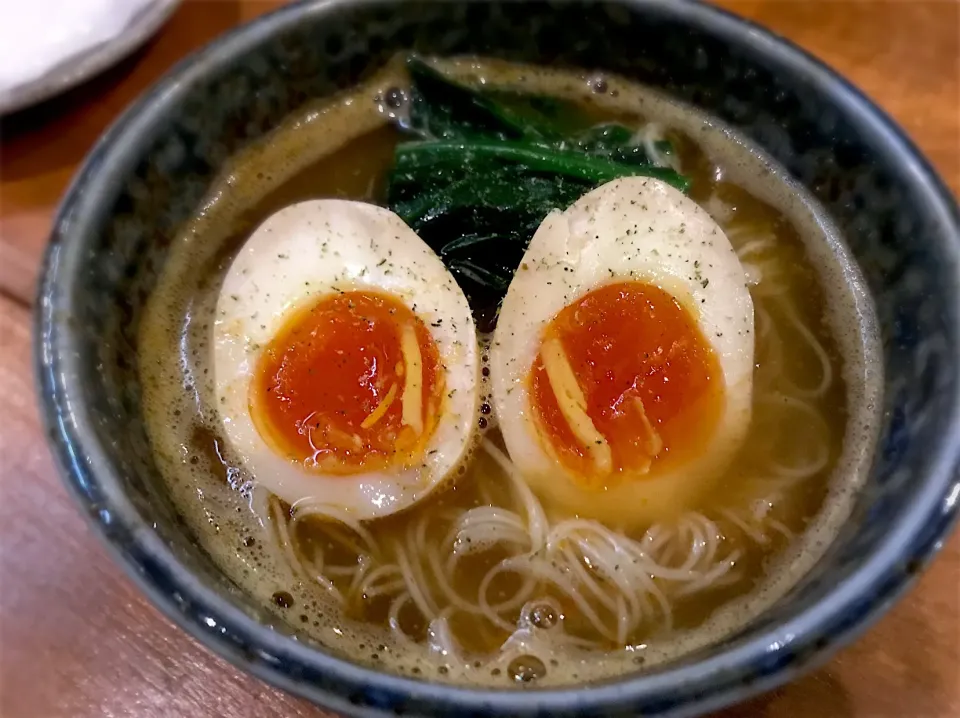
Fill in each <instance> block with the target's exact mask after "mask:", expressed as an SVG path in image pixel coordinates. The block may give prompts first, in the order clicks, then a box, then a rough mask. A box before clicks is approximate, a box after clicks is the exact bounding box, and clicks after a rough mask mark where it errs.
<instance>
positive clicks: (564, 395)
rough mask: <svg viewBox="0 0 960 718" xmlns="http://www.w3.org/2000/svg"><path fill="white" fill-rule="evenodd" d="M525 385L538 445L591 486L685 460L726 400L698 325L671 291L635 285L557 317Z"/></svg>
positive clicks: (600, 293)
mask: <svg viewBox="0 0 960 718" xmlns="http://www.w3.org/2000/svg"><path fill="white" fill-rule="evenodd" d="M529 381H530V385H531V397H532V403H533V407H534V413H535V414H536V418H537V421H538V422H539V427H540V431H541V437H542V439H544V440H545V441H546V442H547V443H548V444H549V447H550V448H552V450H553V451H552V453H553V454H554V455H555V456H556V457H557V458H558V459H559V461H560V462H561V463H562V464H563V465H564V466H565V467H567V468H568V469H569V470H570V471H571V472H572V473H573V474H574V475H575V476H577V477H578V478H579V479H580V480H581V481H582V482H583V483H584V484H585V485H587V486H595V487H602V486H606V485H608V484H609V483H610V481H611V480H615V479H616V478H617V477H618V476H619V477H621V478H625V477H630V478H635V477H642V476H646V475H648V474H649V473H650V472H651V470H652V469H653V468H654V467H657V468H662V465H664V464H669V463H674V462H680V461H682V460H683V459H684V458H688V457H689V456H690V455H692V454H693V453H694V452H696V451H697V450H698V447H699V446H701V445H702V443H703V442H705V441H706V440H708V439H709V436H710V434H711V432H712V431H713V429H714V428H715V426H716V423H717V421H718V419H719V416H720V409H721V407H722V404H723V396H724V383H723V380H722V373H721V370H720V366H719V364H718V362H717V358H716V356H715V354H714V352H713V350H712V348H711V346H710V344H709V343H708V342H707V340H706V339H705V338H704V336H703V334H702V333H701V332H700V329H699V327H698V325H697V323H696V321H695V319H694V317H693V316H692V315H691V314H690V312H689V311H688V310H687V309H685V308H684V307H683V306H682V305H681V304H680V303H679V302H677V300H676V299H675V298H674V297H673V296H671V295H670V294H668V293H667V292H664V291H663V290H661V289H659V288H658V287H655V286H653V285H650V284H645V283H642V282H634V281H631V282H619V283H616V284H610V285H607V286H604V287H602V288H600V289H597V290H594V291H592V292H590V293H589V294H587V295H585V296H584V297H582V298H581V299H579V300H578V301H576V302H575V303H573V304H570V305H568V306H567V307H565V308H564V309H562V310H561V311H560V312H558V313H557V315H556V316H555V317H554V318H553V319H552V320H551V321H550V323H549V324H548V326H547V327H546V330H545V332H544V335H543V338H542V341H541V345H540V351H539V353H538V355H537V358H536V360H535V361H534V363H533V367H532V369H531V372H530V377H529Z"/></svg>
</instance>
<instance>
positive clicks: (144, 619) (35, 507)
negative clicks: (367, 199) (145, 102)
mask: <svg viewBox="0 0 960 718" xmlns="http://www.w3.org/2000/svg"><path fill="white" fill-rule="evenodd" d="M27 1H29V0H27ZM278 4H280V3H279V2H276V1H275V0H274V1H273V2H262V1H260V2H257V1H252V0H217V1H216V2H213V1H212V0H211V1H206V2H204V1H201V0H196V1H190V0H188V2H186V3H185V5H184V6H183V7H182V8H181V9H180V10H179V11H178V12H177V13H176V15H175V16H174V17H173V19H172V20H171V22H170V23H169V25H167V27H166V28H165V29H164V30H163V31H162V32H161V34H160V35H159V36H158V37H157V38H156V39H155V40H154V41H153V42H152V43H151V44H150V45H149V46H148V47H147V48H145V49H144V50H143V51H141V52H139V53H137V54H136V55H135V56H133V57H132V58H130V59H129V60H128V61H126V62H124V63H122V64H121V65H120V66H119V67H117V68H115V69H114V70H112V71H110V72H108V73H107V74H106V75H104V76H103V77H101V78H98V79H97V80H95V81H93V82H92V83H90V84H88V85H86V86H85V87H83V88H80V89H78V90H77V91H75V92H72V93H70V94H69V95H67V96H65V97H62V98H59V99H57V100H54V101H52V102H50V103H47V104H46V105H44V106H42V107H39V108H35V109H34V110H32V111H28V112H26V113H23V114H21V115H20V116H19V117H15V118H12V120H10V121H7V122H5V123H4V124H3V125H2V128H0V132H2V149H0V180H2V184H0V427H2V428H0V717H2V718H21V717H22V718H53V717H55V716H64V717H66V716H69V717H70V718H85V717H86V716H91V717H93V716H144V717H148V718H153V717H155V716H184V717H189V718H204V717H205V716H227V717H232V716H263V717H267V716H320V715H322V714H321V712H320V711H317V710H316V709H314V708H312V707H311V706H308V705H307V704H305V703H303V702H302V701H299V700H297V699H295V698H291V697H289V696H287V695H285V694H283V693H280V692H279V691H277V690H274V689H273V688H271V687H269V686H267V685H265V684H263V683H261V682H260V681H259V680H257V679H255V678H252V677H250V676H247V675H244V674H243V673H240V672H239V671H237V670H236V669H234V668H233V667H231V666H229V665H227V664H226V663H225V662H224V661H222V660H220V659H219V658H217V657H216V656H214V655H212V654H210V653H209V652H208V651H206V650H205V649H203V648H201V647H200V646H199V645H197V644H196V643H194V641H193V640H192V639H190V638H188V637H187V636H186V635H184V634H183V633H181V632H180V631H179V630H178V629H176V628H175V627H174V626H172V625H171V624H170V623H169V622H167V621H166V619H164V618H163V617H161V616H160V615H159V614H158V613H157V611H156V610H154V609H153V608H152V607H151V606H150V605H149V604H148V603H147V602H146V600H145V599H144V598H143V597H142V596H141V595H140V594H139V592H138V591H137V590H136V589H134V588H133V586H132V585H131V584H130V583H129V581H127V579H126V578H125V577H124V576H123V575H122V573H121V572H120V570H119V569H118V568H117V567H115V566H114V565H113V563H112V562H111V561H110V559H109V558H108V557H107V556H106V554H105V553H104V551H103V549H102V548H101V547H100V545H99V543H98V542H97V541H96V540H95V539H94V537H93V536H91V535H90V532H89V531H88V530H87V529H86V527H85V526H84V524H83V523H82V522H81V519H80V517H79V516H78V514H77V512H76V511H75V510H74V507H73V505H72V504H71V503H70V501H69V500H68V498H67V496H66V495H65V493H64V490H63V489H62V488H61V486H60V483H59V481H58V479H57V477H56V475H55V472H54V468H53V465H52V462H51V459H50V456H49V454H48V451H47V448H46V445H45V442H44V437H43V433H42V431H41V428H40V424H39V419H38V416H37V411H36V408H35V406H34V403H35V402H34V398H33V385H32V377H31V367H30V304H31V303H32V300H33V287H34V281H35V278H36V273H37V268H38V262H39V259H40V255H41V252H42V250H43V246H44V243H45V242H46V237H47V233H48V230H49V226H50V220H51V217H52V215H53V212H54V208H55V205H56V203H57V201H58V199H59V197H60V196H61V194H62V193H63V191H64V189H65V187H66V185H67V182H68V181H69V179H70V177H71V175H72V174H73V172H74V170H75V169H76V167H77V165H78V163H79V162H80V161H81V160H82V158H83V156H84V155H85V154H86V152H87V151H88V150H89V148H90V146H91V145H92V143H93V142H94V140H95V139H96V138H97V136H98V135H99V134H100V133H101V132H102V131H103V130H104V129H105V128H106V127H107V125H108V124H109V123H110V122H111V121H112V120H113V119H114V118H115V117H116V116H117V114H118V113H119V112H120V111H121V110H122V109H123V107H125V106H126V105H127V104H128V103H129V102H130V101H131V100H132V99H133V98H134V97H135V96H136V95H138V94H139V93H140V92H141V91H142V90H143V89H144V88H145V87H147V85H148V84H150V83H151V82H153V81H154V80H155V79H156V78H157V77H159V75H160V74H161V73H162V72H164V71H165V70H166V69H167V68H168V67H170V65H172V64H173V63H174V62H175V61H176V60H177V59H179V58H180V57H182V56H183V55H184V54H186V53H187V52H188V51H190V50H192V49H194V48H196V47H198V46H199V45H201V44H203V43H204V42H206V41H208V40H209V39H210V38H212V37H214V36H215V35H217V34H219V33H221V32H223V31H224V30H226V29H228V28H229V27H232V26H234V25H237V24H238V23H241V22H243V21H245V20H248V19H250V18H252V17H254V16H256V15H259V14H260V13H262V12H264V11H265V10H268V9H270V8H271V7H274V6H276V5H278ZM723 4H724V5H726V6H728V7H730V8H731V9H733V10H735V11H737V12H739V13H741V14H743V15H746V16H748V17H751V18H753V19H755V20H758V21H759V22H761V23H763V24H765V25H767V26H769V27H771V28H772V29H774V30H776V31H777V32H779V33H781V34H783V35H786V36H787V37H789V38H791V39H792V40H794V41H795V42H797V43H798V44H800V45H802V46H803V47H805V48H807V49H809V50H810V51H812V52H813V53H814V54H816V55H818V56H819V57H821V58H822V59H824V60H826V61H827V62H828V63H829V64H831V65H833V66H834V67H835V68H837V69H838V70H839V71H840V72H841V73H843V74H844V75H846V76H847V77H849V78H850V79H852V80H853V81H854V82H855V83H856V84H858V85H859V86H860V87H861V88H863V89H864V90H865V91H866V92H867V94H869V95H870V96H871V97H873V98H874V99H875V100H876V101H878V102H879V104H880V105H881V106H882V107H884V108H885V109H886V110H887V111H888V112H889V113H891V114H892V115H893V117H894V118H896V119H897V120H898V121H899V122H900V123H901V124H902V125H903V126H904V127H905V128H906V130H907V132H908V133H909V134H910V135H911V136H912V137H913V138H914V139H915V140H916V141H917V142H918V143H919V145H920V146H921V147H922V148H923V150H924V151H925V152H926V153H927V155H928V156H929V157H930V158H931V159H932V160H933V163H934V164H935V165H936V166H937V168H938V170H939V171H940V172H941V173H942V175H943V177H944V178H945V179H946V181H947V182H948V184H950V186H951V187H952V189H953V190H954V192H958V191H960V6H958V5H957V4H955V2H952V1H951V0H939V1H937V0H928V1H926V2H925V1H923V0H900V1H891V2H883V1H881V0H873V1H869V0H868V1H866V2H856V1H855V0H850V1H843V0H835V1H830V0H793V1H786V0H763V1H753V2H750V1H747V0H725V1H724V2H723ZM723 715H724V716H726V718H734V717H743V718H747V717H762V716H807V715H815V716H823V717H824V718H833V717H835V716H836V717H841V718H843V717H846V716H858V717H862V718H875V717H878V716H891V717H894V716H917V717H922V718H932V717H934V716H938V717H939V716H943V717H944V718H945V717H946V716H960V535H956V536H954V537H953V538H952V539H951V540H950V541H949V542H948V543H947V545H946V546H945V547H944V549H943V552H942V553H941V555H940V556H939V557H938V558H937V559H936V561H935V562H934V564H933V566H932V567H931V568H930V570H929V571H928V572H927V573H926V574H925V575H924V576H923V578H922V579H921V581H920V584H919V586H918V587H917V588H915V589H914V590H913V591H912V592H911V593H910V595H909V596H907V597H906V598H905V599H904V600H903V601H902V602H901V603H900V604H899V605H898V606H897V607H896V608H895V609H894V610H893V611H891V612H890V613H889V614H888V615H887V616H886V617H885V618H884V619H883V620H882V621H881V622H880V623H879V625H877V626H876V627H875V628H873V629H872V630H871V631H870V632H869V633H868V634H867V635H866V636H865V637H864V638H862V639H861V640H860V641H859V642H858V643H857V644H856V645H854V646H852V647H850V648H848V649H846V650H845V651H843V652H842V653H841V654H840V655H839V656H838V657H836V658H835V659H834V660H833V661H832V662H830V663H829V664H828V665H827V666H826V667H825V668H823V669H821V670H819V671H817V672H815V673H813V674H812V675H810V676H809V677H807V678H804V679H803V680H800V681H798V682H797V683H794V684H792V685H790V686H787V687H785V688H782V689H780V690H778V691H775V692H773V693H771V694H769V695H766V696H763V697H761V698H758V699H755V700H754V701H752V702H750V703H748V704H746V705H744V706H740V707H737V708H734V709H731V710H729V711H726V712H725V713H724V714H723Z"/></svg>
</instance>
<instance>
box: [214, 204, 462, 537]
mask: <svg viewBox="0 0 960 718" xmlns="http://www.w3.org/2000/svg"><path fill="white" fill-rule="evenodd" d="M353 290H367V291H377V292H380V293H386V294H389V295H392V296H393V297H394V298H396V299H398V300H399V301H401V302H402V303H404V304H405V305H406V306H407V307H409V308H410V309H411V310H412V311H413V312H414V313H415V314H416V315H417V316H418V317H419V318H420V319H421V320H422V321H423V323H424V325H425V326H426V327H427V329H428V330H429V332H430V336H431V338H432V339H433V341H434V342H435V344H436V347H437V350H438V352H439V357H440V363H441V365H442V366H443V370H444V381H445V392H446V396H445V398H444V400H443V402H442V404H441V408H440V411H439V416H438V421H437V425H436V427H435V429H434V432H433V434H432V436H431V437H430V438H429V440H428V443H427V446H426V449H425V451H424V454H423V457H422V461H421V462H420V463H419V464H417V465H415V466H412V467H409V468H403V467H402V466H397V467H395V468H391V469H388V470H383V471H377V472H368V473H357V474H353V475H346V476H344V475H338V476H331V475H324V474H323V473H322V472H320V471H317V470H312V469H311V470H307V469H306V468H304V467H303V465H302V464H300V463H298V462H295V461H290V460H288V459H286V458H284V457H282V456H279V455H277V454H276V453H275V452H274V451H273V450H272V449H271V448H270V447H269V446H268V445H267V443H265V442H264V440H263V438H261V436H260V434H259V432H258V431H257V429H256V427H255V425H254V422H253V420H252V418H251V416H250V401H249V386H250V381H251V378H252V377H253V372H254V370H255V368H256V366H257V362H258V360H259V358H260V354H261V353H262V351H263V349H264V348H265V347H266V346H267V345H268V343H269V342H270V340H271V339H272V338H273V337H274V336H275V335H276V334H277V332H278V331H279V330H280V328H281V326H282V325H283V323H284V321H285V319H286V318H287V317H288V316H290V314H291V313H292V312H295V311H297V310H298V309H299V308H301V307H302V306H304V305H305V304H311V303H313V302H316V301H317V300H318V299H319V298H320V297H322V296H325V295H328V294H331V293H336V292H342V291H353ZM213 359H214V362H213V364H214V385H215V391H216V400H217V410H218V412H219V416H220V420H221V422H222V426H223V433H224V435H225V438H226V440H227V441H228V442H229V443H230V446H231V448H232V450H233V453H234V454H235V455H237V456H238V457H239V459H240V460H241V461H242V462H243V465H244V466H245V467H246V469H247V470H248V471H249V472H250V474H251V475H252V476H253V481H254V483H255V484H256V485H259V486H262V487H264V488H266V489H268V490H270V491H271V492H273V493H274V494H276V495H277V496H279V497H280V498H282V499H283V500H285V501H287V502H289V503H291V504H298V503H299V504H300V505H310V506H314V505H322V506H325V507H331V508H333V509H336V510H337V511H340V512H345V513H346V514H348V515H349V516H351V517H353V518H355V519H357V520H364V519H371V518H375V517H380V516H385V515H388V514H391V513H394V512H397V511H400V510H401V509H404V508H407V507H409V506H411V505H412V504H413V503H415V502H417V501H419V500H420V499H422V498H423V497H424V496H426V495H427V494H429V493H430V492H432V491H433V490H435V489H436V488H437V487H438V486H440V485H442V484H444V483H445V482H446V480H447V479H449V478H451V477H452V476H453V475H455V473H456V470H457V469H458V467H459V466H460V465H461V464H462V463H463V462H464V461H465V460H466V459H467V456H468V454H469V452H470V449H471V446H472V443H473V441H472V440H473V434H474V430H475V427H476V416H477V406H478V403H479V388H478V387H479V375H478V367H479V360H478V347H477V338H476V327H475V325H474V321H473V316H472V314H471V312H470V308H469V306H468V304H467V299H466V297H465V296H464V294H463V291H462V290H461V289H460V287H459V286H458V285H457V283H456V282H455V281H454V279H453V277H452V276H451V275H450V273H449V272H448V271H447V269H446V267H444V265H443V263H442V262H441V261H440V259H439V257H437V255H436V254H435V253H434V252H433V251H432V250H431V249H430V248H429V247H428V246H427V245H426V244H425V243H424V242H423V240H421V239H420V237H418V236H417V234H416V233H415V232H414V231H413V230H412V229H410V228H409V227H408V226H407V225H406V224H405V223H404V222H403V221H402V220H401V219H400V218H399V217H398V216H397V215H395V214H394V213H393V212H391V211H389V210H387V209H384V208H382V207H377V206H374V205H371V204H366V203H362V202H353V201H347V200H335V199H328V200H314V201H309V202H302V203H300V204H295V205H292V206H290V207H287V208H285V209H282V210H280V211H279V212H277V213H276V214H274V215H272V216H271V217H269V218H268V219H267V220H266V221H265V222H264V223H263V224H262V225H260V226H259V227H258V228H257V229H256V230H255V231H254V232H253V234H252V235H251V236H250V237H249V239H247V241H246V243H245V244H244V246H243V248H242V249H241V250H240V252H239V253H238V254H237V256H236V257H235V258H234V260H233V262H232V264H231V265H230V268H229V270H228V272H227V274H226V276H225V277H224V280H223V285H222V288H221V290H220V295H219V299H218V302H217V315H216V322H215V324H214V327H213Z"/></svg>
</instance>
